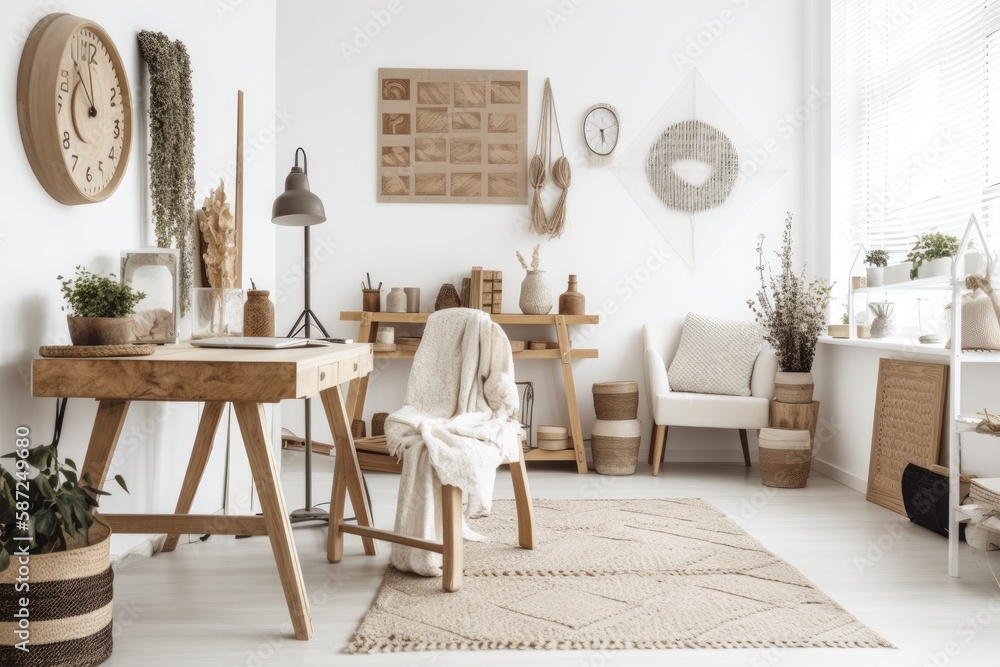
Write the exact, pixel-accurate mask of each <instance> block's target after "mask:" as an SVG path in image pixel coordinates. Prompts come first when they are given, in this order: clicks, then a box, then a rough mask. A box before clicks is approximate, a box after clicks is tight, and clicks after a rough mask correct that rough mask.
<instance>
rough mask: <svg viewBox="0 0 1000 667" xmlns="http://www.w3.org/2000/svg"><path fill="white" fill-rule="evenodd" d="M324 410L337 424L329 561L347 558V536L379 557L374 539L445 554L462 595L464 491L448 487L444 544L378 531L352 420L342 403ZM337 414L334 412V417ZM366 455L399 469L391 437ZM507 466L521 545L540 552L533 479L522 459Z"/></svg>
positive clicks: (446, 570)
mask: <svg viewBox="0 0 1000 667" xmlns="http://www.w3.org/2000/svg"><path fill="white" fill-rule="evenodd" d="M324 407H325V408H326V410H327V413H328V416H329V417H330V423H331V424H333V425H334V437H335V440H336V448H337V456H336V462H335V467H334V482H333V494H332V496H331V500H330V531H329V535H328V543H327V560H329V561H330V562H331V563H339V562H340V560H341V558H343V555H344V533H351V534H354V535H359V536H361V538H362V542H363V544H364V548H365V553H366V554H367V555H375V554H376V553H377V551H376V547H375V544H374V540H376V539H379V540H385V541H387V542H392V543H395V544H402V545H404V546H408V547H413V548H416V549H424V550H427V551H431V552H435V553H439V554H441V556H442V561H443V562H442V571H443V581H442V586H443V587H444V590H446V591H449V592H454V591H457V590H459V589H460V588H461V586H462V561H463V549H462V490H461V489H460V488H459V487H457V486H451V485H447V484H444V485H442V486H441V499H440V501H441V509H442V519H443V529H442V540H441V541H440V542H438V541H432V540H425V539H421V538H416V537H411V536H408V535H401V534H399V533H395V532H393V531H388V530H380V529H377V528H375V527H374V526H373V525H372V522H371V512H370V509H369V508H368V503H367V498H366V497H365V494H364V492H363V483H362V478H361V465H360V463H359V457H358V449H357V448H356V446H355V442H354V438H353V436H352V434H351V429H350V421H349V419H348V417H347V413H346V411H345V410H344V409H343V406H342V405H338V404H337V403H336V402H333V401H330V402H329V404H328V403H327V402H326V401H324ZM331 412H332V413H331ZM363 448H364V453H365V454H369V455H374V456H381V455H383V454H384V456H385V459H386V463H387V464H388V465H393V464H394V463H395V460H394V459H393V457H391V456H390V455H389V451H388V448H387V447H386V440H385V436H379V437H374V438H365V439H364V444H363ZM502 464H504V465H508V466H509V467H510V475H511V481H512V482H513V485H514V501H515V506H516V509H517V538H518V540H517V541H518V544H519V545H520V546H521V547H523V548H525V549H534V548H535V521H534V511H533V508H532V505H531V491H530V489H529V487H528V477H527V474H526V471H525V464H524V460H523V458H522V457H520V456H518V458H517V460H504V461H503V462H502ZM348 493H349V494H350V496H351V503H352V505H353V506H354V511H355V514H356V515H357V518H358V525H353V524H347V523H344V513H345V507H346V501H347V494H348Z"/></svg>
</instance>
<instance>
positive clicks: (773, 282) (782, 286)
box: [747, 213, 833, 403]
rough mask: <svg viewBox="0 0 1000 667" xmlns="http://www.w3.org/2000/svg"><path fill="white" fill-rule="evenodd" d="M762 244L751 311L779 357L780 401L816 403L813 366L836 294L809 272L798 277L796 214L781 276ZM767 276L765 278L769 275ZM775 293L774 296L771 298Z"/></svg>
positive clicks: (788, 227) (785, 238) (788, 221)
mask: <svg viewBox="0 0 1000 667" xmlns="http://www.w3.org/2000/svg"><path fill="white" fill-rule="evenodd" d="M757 238H758V243H757V257H758V259H759V262H760V263H759V264H758V266H757V272H758V273H759V274H760V289H759V290H758V291H757V301H756V303H755V302H754V300H753V299H748V300H747V305H748V306H750V310H752V311H753V313H754V315H755V316H756V319H757V322H759V323H760V324H761V326H762V327H764V339H765V340H767V342H768V343H770V344H771V347H773V348H774V352H775V354H777V356H778V368H779V370H778V374H777V376H776V377H775V387H774V400H776V401H780V402H783V403H809V402H811V401H812V390H813V381H812V364H813V357H814V356H815V355H816V341H817V340H818V339H819V336H820V334H821V333H823V331H824V329H825V328H826V311H827V308H828V307H829V305H830V293H831V291H832V290H833V285H831V284H830V283H829V282H828V281H827V280H825V279H823V278H813V279H812V280H810V279H807V278H806V272H805V267H803V269H802V272H801V273H796V272H795V269H794V267H793V263H792V214H791V213H789V214H788V216H787V217H786V218H785V231H784V232H783V233H782V237H781V242H782V243H781V252H780V253H776V254H777V255H778V256H779V257H780V258H781V272H780V273H779V274H778V275H775V274H774V273H773V272H772V271H771V267H770V265H769V264H768V263H767V261H766V260H765V259H764V235H763V234H761V235H760V236H758V237H757ZM765 271H766V272H767V276H766V277H765V275H764V273H765ZM769 292H770V293H769Z"/></svg>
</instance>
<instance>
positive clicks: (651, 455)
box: [649, 422, 656, 465]
mask: <svg viewBox="0 0 1000 667" xmlns="http://www.w3.org/2000/svg"><path fill="white" fill-rule="evenodd" d="M654 442H656V422H653V432H652V433H650V434H649V465H653V443H654Z"/></svg>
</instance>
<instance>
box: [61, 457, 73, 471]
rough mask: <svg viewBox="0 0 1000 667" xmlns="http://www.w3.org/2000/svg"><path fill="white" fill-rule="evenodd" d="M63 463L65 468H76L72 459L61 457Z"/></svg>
mask: <svg viewBox="0 0 1000 667" xmlns="http://www.w3.org/2000/svg"><path fill="white" fill-rule="evenodd" d="M63 465H64V466H66V467H67V468H72V469H73V470H76V462H75V461H73V459H63Z"/></svg>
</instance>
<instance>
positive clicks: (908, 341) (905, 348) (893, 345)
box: [819, 336, 1000, 363]
mask: <svg viewBox="0 0 1000 667" xmlns="http://www.w3.org/2000/svg"><path fill="white" fill-rule="evenodd" d="M819 342H820V343H824V344H826V345H837V346H841V347H854V348H863V349H868V350H886V351H888V352H905V353H907V354H924V355H928V356H932V357H944V358H945V359H947V360H949V361H950V359H951V350H949V349H946V348H945V346H944V345H945V344H944V343H930V344H922V343H918V342H917V341H916V340H914V339H912V338H831V337H830V336H820V337H819ZM962 361H963V362H982V363H1000V351H997V352H990V351H984V350H963V351H962Z"/></svg>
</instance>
